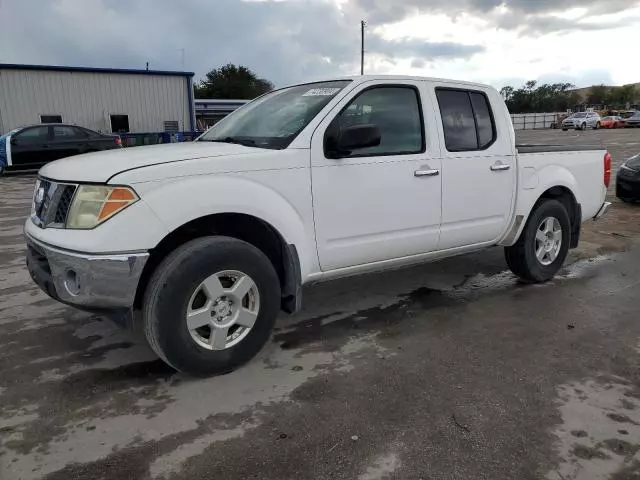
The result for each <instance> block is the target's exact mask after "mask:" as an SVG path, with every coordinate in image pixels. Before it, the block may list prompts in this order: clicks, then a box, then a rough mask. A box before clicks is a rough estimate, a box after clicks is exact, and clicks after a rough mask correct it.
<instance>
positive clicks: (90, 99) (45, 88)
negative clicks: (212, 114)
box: [0, 64, 196, 134]
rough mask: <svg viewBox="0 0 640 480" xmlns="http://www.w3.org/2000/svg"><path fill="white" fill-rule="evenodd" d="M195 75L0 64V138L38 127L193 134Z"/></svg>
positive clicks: (108, 131) (112, 131)
mask: <svg viewBox="0 0 640 480" xmlns="http://www.w3.org/2000/svg"><path fill="white" fill-rule="evenodd" d="M193 75H194V74H193V73H191V72H165V71H153V70H124V69H111V68H81V67H59V66H46V65H9V64H0V134H2V133H6V132H7V131H9V130H12V129H14V128H16V127H20V126H24V125H31V124H38V123H61V122H62V123H68V124H73V125H80V126H83V127H87V128H90V129H92V130H96V131H100V132H104V133H126V132H131V133H142V132H163V131H183V132H184V131H194V130H195V129H196V120H195V111H194V106H193Z"/></svg>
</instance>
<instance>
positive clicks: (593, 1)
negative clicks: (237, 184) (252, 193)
mask: <svg viewBox="0 0 640 480" xmlns="http://www.w3.org/2000/svg"><path fill="white" fill-rule="evenodd" d="M0 19H1V21H2V27H1V28H0V62H3V63H37V64H56V65H74V66H100V67H124V68H144V66H145V62H147V61H148V62H149V64H150V68H154V69H170V70H182V69H184V70H188V71H194V72H196V78H201V77H202V76H203V74H204V73H205V72H206V71H208V70H209V69H211V68H214V67H217V66H220V65H223V64H225V63H229V62H231V63H238V64H243V65H246V66H248V67H250V68H251V69H253V70H254V71H255V72H256V73H258V74H259V75H260V76H262V77H265V78H267V79H269V80H271V81H272V82H274V83H275V84H276V85H278V86H282V85H286V84H289V83H294V82H299V81H306V80H312V79H317V78H322V77H327V76H329V77H331V76H336V75H344V74H349V75H351V74H356V73H358V72H359V68H360V20H361V19H366V20H367V23H368V27H367V40H366V50H367V53H366V62H365V69H366V72H367V73H396V74H414V75H427V76H438V77H449V78H456V79H464V80H474V81H482V82H487V83H491V84H493V85H494V86H496V87H498V88H499V87H502V86H504V85H506V84H511V85H515V86H519V85H520V84H521V83H523V82H524V81H525V80H528V79H537V80H540V81H543V82H547V81H569V82H572V83H574V84H576V85H578V86H587V85H591V84H594V83H606V84H624V83H632V82H640V62H638V61H637V56H636V54H635V50H636V49H637V48H638V47H637V46H638V45H640V43H639V41H640V37H639V36H638V33H639V28H638V27H640V0H563V1H558V0H180V1H170V0H128V1H126V2H125V1H121V0H0ZM183 52H184V55H183Z"/></svg>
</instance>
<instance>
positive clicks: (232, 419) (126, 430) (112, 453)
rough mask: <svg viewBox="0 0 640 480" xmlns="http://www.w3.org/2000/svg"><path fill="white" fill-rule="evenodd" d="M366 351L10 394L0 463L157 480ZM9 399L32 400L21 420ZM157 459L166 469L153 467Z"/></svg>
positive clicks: (23, 474) (20, 472) (39, 472)
mask: <svg viewBox="0 0 640 480" xmlns="http://www.w3.org/2000/svg"><path fill="white" fill-rule="evenodd" d="M87 338H90V339H91V340H92V341H95V339H93V338H92V337H87ZM343 343H344V342H343ZM371 349H373V352H374V353H376V352H379V349H378V348H377V346H376V345H375V339H374V338H373V337H372V336H371V337H367V336H363V337H359V338H357V339H352V340H350V341H347V342H346V343H344V344H343V346H342V348H340V349H337V350H336V351H334V352H330V353H329V352H301V351H299V350H295V349H292V350H289V351H284V350H281V349H273V348H272V349H269V348H267V349H266V350H265V351H263V352H262V353H261V354H260V355H259V356H258V357H257V358H256V359H254V360H253V361H252V362H251V363H249V364H248V365H246V366H245V367H243V368H241V369H239V370H238V371H237V372H234V373H231V374H228V375H224V376H220V377H214V378H210V379H193V378H190V377H188V376H186V375H182V374H178V373H176V372H175V371H173V370H172V369H170V368H169V367H167V366H166V365H165V364H164V363H163V362H161V361H160V360H157V361H153V362H141V363H134V364H128V365H123V366H120V367H117V368H113V369H105V370H101V369H88V370H83V371H81V372H78V373H74V374H71V375H67V376H66V377H64V378H62V379H56V380H55V381H51V382H48V383H46V384H40V385H35V386H34V387H32V388H26V390H25V389H20V391H18V389H15V388H14V389H12V394H11V395H12V397H11V398H8V400H11V402H12V404H13V405H14V410H13V411H12V412H9V411H5V410H3V412H2V413H0V441H1V442H2V450H3V451H2V453H3V457H4V463H5V465H6V466H7V467H8V470H7V472H8V473H10V474H12V475H15V476H16V478H18V477H19V478H22V479H23V480H30V479H36V478H42V477H45V478H47V479H48V480H58V479H60V480H62V479H65V480H66V479H68V478H99V477H100V476H101V475H102V474H103V472H104V471H106V470H105V469H108V470H109V472H110V475H111V476H110V477H109V478H138V477H137V476H135V475H134V476H133V477H132V475H133V474H132V472H134V473H136V474H140V476H141V477H143V476H145V475H148V472H149V468H150V466H153V471H154V472H155V473H156V474H157V475H158V476H159V477H158V478H160V477H163V476H166V475H168V474H170V473H171V472H173V471H176V470H180V467H181V464H182V462H183V461H185V460H186V459H187V458H189V457H191V456H197V455H198V454H199V453H200V452H201V451H202V450H203V449H204V448H206V447H209V446H210V445H211V442H215V441H218V440H225V439H229V438H234V437H237V436H241V435H243V434H244V432H245V431H246V430H248V429H252V428H254V427H256V426H259V425H260V424H261V417H260V412H261V409H263V408H266V407H268V406H269V405H273V404H275V403H279V402H283V401H287V400H288V399H289V395H290V394H291V393H292V392H293V391H295V390H296V389H297V388H298V387H300V386H301V385H303V384H305V383H306V382H307V381H308V380H310V379H311V378H314V377H316V376H318V375H321V374H326V373H329V372H344V371H348V370H349V369H350V368H351V366H350V359H351V358H353V357H352V356H354V355H355V356H357V355H361V354H363V352H365V351H369V350H371ZM272 356H275V357H277V360H275V361H274V360H271V361H270V357H272ZM292 365H295V366H296V367H297V368H295V369H293V368H292V367H291V366H292ZM13 390H15V392H13ZM5 393H6V392H3V400H4V399H5V397H4V394H5ZM19 394H29V395H31V394H33V395H31V396H33V398H32V399H31V400H29V402H30V403H33V405H32V408H31V410H30V411H29V412H26V411H20V412H19V411H18V410H24V409H23V408H22V409H19V408H18V405H19V404H20V402H18V399H16V398H15V395H19ZM37 394H39V395H44V396H45V397H46V400H45V401H42V397H41V396H39V395H37ZM203 399H206V401H203ZM16 402H18V403H16ZM24 403H26V400H22V404H24ZM27 413H29V415H28V414H27ZM11 418H14V421H12V422H11V425H10V426H9V424H8V423H9V422H10V421H11ZM15 418H18V419H19V420H15ZM3 424H6V426H7V427H9V428H8V429H7V430H6V431H4V432H3V431H2V430H1V429H2V425H3ZM167 456H168V458H172V459H174V460H175V461H173V463H172V465H167V463H166V462H164V461H163V459H162V458H161V457H163V458H165V457H167ZM119 469H120V470H119ZM80 474H82V475H80ZM12 478H13V477H12Z"/></svg>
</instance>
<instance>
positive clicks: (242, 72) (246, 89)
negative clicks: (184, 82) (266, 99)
mask: <svg viewBox="0 0 640 480" xmlns="http://www.w3.org/2000/svg"><path fill="white" fill-rule="evenodd" d="M273 88H274V86H273V83H271V82H270V81H269V80H266V79H264V78H260V77H258V75H256V74H255V73H254V72H252V71H251V70H250V69H249V68H247V67H244V66H242V65H234V64H232V63H229V64H227V65H224V66H223V67H220V68H214V69H213V70H211V71H210V72H208V73H207V74H206V75H205V76H204V78H203V79H202V80H201V81H199V82H197V83H196V84H195V85H194V94H195V97H196V98H219V99H225V100H229V99H232V100H252V99H254V98H256V97H259V96H260V95H262V94H264V93H267V92H270V91H271V90H273Z"/></svg>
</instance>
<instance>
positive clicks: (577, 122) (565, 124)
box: [562, 112, 601, 132]
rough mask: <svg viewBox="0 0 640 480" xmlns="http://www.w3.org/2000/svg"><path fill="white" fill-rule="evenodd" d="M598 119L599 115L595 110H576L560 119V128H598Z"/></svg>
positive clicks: (565, 129)
mask: <svg viewBox="0 0 640 480" xmlns="http://www.w3.org/2000/svg"><path fill="white" fill-rule="evenodd" d="M600 120H601V119H600V115H599V114H598V113H596V112H577V113H574V114H573V115H570V116H569V117H567V118H565V119H564V120H563V121H562V130H564V131H565V132H566V131H567V130H569V129H570V128H574V129H576V130H586V129H587V127H589V128H593V129H594V130H597V129H599V128H600Z"/></svg>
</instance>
